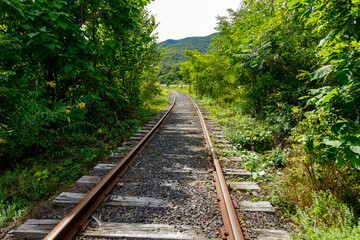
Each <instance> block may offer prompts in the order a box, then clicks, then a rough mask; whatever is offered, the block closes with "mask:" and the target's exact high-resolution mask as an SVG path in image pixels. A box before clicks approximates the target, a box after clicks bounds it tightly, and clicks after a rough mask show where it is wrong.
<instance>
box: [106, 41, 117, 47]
mask: <svg viewBox="0 0 360 240" xmlns="http://www.w3.org/2000/svg"><path fill="white" fill-rule="evenodd" d="M107 45H109V46H110V47H111V48H113V47H115V46H116V42H114V41H109V42H107Z"/></svg>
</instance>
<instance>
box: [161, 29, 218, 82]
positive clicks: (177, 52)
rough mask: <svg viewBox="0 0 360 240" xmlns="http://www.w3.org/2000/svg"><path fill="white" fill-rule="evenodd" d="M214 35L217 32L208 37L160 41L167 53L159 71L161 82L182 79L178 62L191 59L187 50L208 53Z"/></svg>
mask: <svg viewBox="0 0 360 240" xmlns="http://www.w3.org/2000/svg"><path fill="white" fill-rule="evenodd" d="M213 36H216V33H214V34H211V35H209V36H206V37H189V38H184V39H180V40H171V39H170V40H166V41H165V42H162V43H160V44H162V47H163V48H165V53H164V59H163V60H162V61H161V65H160V69H159V72H158V80H159V82H161V83H165V82H167V81H168V80H170V81H171V82H174V81H176V80H182V75H181V74H180V73H179V71H180V67H179V65H178V64H179V63H180V62H183V61H186V60H189V57H187V56H186V55H185V51H187V50H197V51H198V52H200V53H206V52H207V51H208V50H209V49H208V47H209V44H210V42H211V38H212V37H213Z"/></svg>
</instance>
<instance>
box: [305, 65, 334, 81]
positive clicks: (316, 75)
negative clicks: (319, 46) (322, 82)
mask: <svg viewBox="0 0 360 240" xmlns="http://www.w3.org/2000/svg"><path fill="white" fill-rule="evenodd" d="M331 71H332V70H331V65H326V66H324V67H322V68H319V69H318V70H316V71H315V72H313V73H311V75H310V76H311V80H316V79H319V78H323V77H325V76H326V75H328V74H329V73H331Z"/></svg>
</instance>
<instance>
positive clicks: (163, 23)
mask: <svg viewBox="0 0 360 240" xmlns="http://www.w3.org/2000/svg"><path fill="white" fill-rule="evenodd" d="M240 3H241V0H155V1H153V2H152V3H151V4H150V5H148V6H147V9H149V10H150V11H151V13H152V14H153V15H155V18H156V21H157V22H159V23H160V24H159V27H158V28H157V32H159V38H160V39H159V40H160V41H164V40H167V39H181V38H185V37H192V36H206V35H209V34H212V33H214V32H215V29H214V28H215V27H216V23H217V20H216V16H218V15H219V16H225V15H227V11H226V10H227V9H229V8H232V9H237V8H238V7H239V5H240Z"/></svg>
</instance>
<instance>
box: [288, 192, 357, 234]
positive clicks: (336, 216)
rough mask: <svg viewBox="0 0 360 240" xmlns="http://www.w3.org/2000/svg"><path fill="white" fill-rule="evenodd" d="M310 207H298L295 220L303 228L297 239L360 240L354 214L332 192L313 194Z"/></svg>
mask: <svg viewBox="0 0 360 240" xmlns="http://www.w3.org/2000/svg"><path fill="white" fill-rule="evenodd" d="M311 196H312V204H311V205H310V206H309V207H303V208H302V207H297V208H296V214H295V215H294V216H293V220H294V221H295V222H296V223H297V224H299V225H300V226H301V228H300V231H299V232H298V233H297V234H296V236H295V238H296V239H307V240H312V239H314V240H315V239H316V240H317V239H334V240H335V239H360V226H359V225H358V220H357V219H356V217H355V216H354V214H353V212H352V211H351V210H350V209H349V208H348V207H347V206H346V204H344V203H341V202H340V201H339V200H338V199H337V198H336V197H335V196H334V195H332V194H331V192H330V191H326V192H323V191H320V192H312V194H311Z"/></svg>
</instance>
